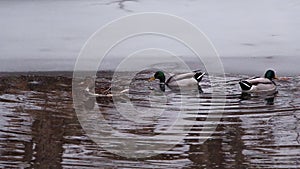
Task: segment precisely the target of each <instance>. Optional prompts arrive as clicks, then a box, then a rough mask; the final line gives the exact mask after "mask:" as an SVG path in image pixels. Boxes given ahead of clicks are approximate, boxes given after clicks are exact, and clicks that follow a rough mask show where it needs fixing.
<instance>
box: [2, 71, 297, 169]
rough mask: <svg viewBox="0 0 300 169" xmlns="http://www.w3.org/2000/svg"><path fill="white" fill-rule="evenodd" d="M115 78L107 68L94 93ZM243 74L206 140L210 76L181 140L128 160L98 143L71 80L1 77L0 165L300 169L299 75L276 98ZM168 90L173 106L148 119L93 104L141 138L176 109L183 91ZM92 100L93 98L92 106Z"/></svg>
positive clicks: (139, 94)
mask: <svg viewBox="0 0 300 169" xmlns="http://www.w3.org/2000/svg"><path fill="white" fill-rule="evenodd" d="M151 75H152V72H150V73H144V74H141V75H139V77H138V78H137V79H136V83H135V85H137V86H140V87H141V88H143V91H134V90H132V91H131V92H130V97H131V98H132V99H133V100H134V101H133V103H134V106H136V107H143V106H144V107H147V106H149V103H148V102H147V99H149V97H148V93H149V90H150V89H149V88H148V86H149V85H151V86H152V87H153V88H156V86H155V84H154V83H151V84H149V83H148V82H147V81H145V80H146V79H147V78H148V77H150V76H151ZM110 76H111V74H110V73H109V72H101V73H100V75H99V77H101V78H98V79H97V82H96V89H95V90H96V93H100V92H101V91H103V90H105V89H106V88H108V87H109V83H108V82H109V80H110ZM244 77H246V76H243V78H244ZM239 79H240V77H235V76H233V75H227V82H226V92H227V96H226V97H227V100H226V105H225V109H224V112H223V116H222V119H221V122H220V123H219V125H218V127H217V129H216V131H215V132H214V134H213V135H212V136H211V137H209V138H208V139H207V141H206V142H205V143H204V144H199V143H198V140H199V136H200V133H201V132H202V131H203V130H202V127H203V125H204V124H203V121H204V120H205V118H206V113H207V110H208V109H209V105H210V102H211V95H210V92H211V91H210V89H209V87H210V84H209V82H208V81H206V80H205V79H204V81H203V83H202V88H203V92H204V93H202V94H200V98H199V99H196V98H193V97H190V98H189V99H190V100H191V103H190V104H189V105H187V106H186V107H185V109H186V114H185V116H184V120H185V121H186V122H191V124H193V128H192V129H191V130H190V131H189V132H188V133H187V136H186V137H185V138H184V140H183V141H181V142H179V143H178V144H176V146H175V147H173V148H172V149H171V150H169V151H167V152H163V153H162V154H160V155H157V156H154V157H150V158H143V159H127V158H125V157H120V156H117V155H115V154H112V153H110V152H108V151H106V150H104V149H103V148H101V147H99V146H97V144H96V143H94V142H93V141H91V139H90V138H89V137H88V136H87V134H86V133H85V131H84V130H83V129H82V127H81V126H80V124H79V122H78V119H77V116H76V113H75V111H74V108H73V104H72V102H73V101H72V94H71V78H68V77H62V76H55V77H49V76H19V75H18V76H12V75H11V76H7V77H2V78H1V83H0V89H1V91H0V92H1V93H0V110H1V114H0V116H1V117H0V140H1V141H0V154H1V155H0V168H26V167H30V168H71V167H73V166H75V167H77V168H166V167H168V168H186V169H188V168H300V134H299V133H300V89H299V88H300V83H299V82H300V77H292V78H291V79H290V80H289V81H279V82H277V84H278V90H279V93H278V94H276V95H275V96H274V97H256V96H255V97H254V96H252V97H249V96H242V95H241V93H240V91H239V88H238V84H237V82H238V81H239ZM157 87H158V86H157ZM158 89H159V87H158ZM166 93H167V95H168V96H170V97H171V99H170V100H168V102H167V110H168V111H167V113H166V114H164V116H160V118H157V119H151V121H152V123H151V124H142V125H139V124H136V123H134V122H131V121H129V120H128V119H126V118H124V117H122V114H120V113H118V112H117V111H116V110H115V108H114V105H113V102H112V100H111V99H110V98H101V97H99V98H97V103H98V105H96V106H99V109H100V110H101V111H102V112H103V115H104V116H105V118H106V119H107V120H109V121H110V123H111V125H113V126H114V128H115V129H118V130H120V131H122V132H123V133H125V134H137V135H140V136H141V137H140V138H139V139H141V140H143V138H144V137H145V138H146V136H149V135H155V134H156V133H157V132H159V131H160V130H163V129H164V127H166V126H165V125H166V124H169V121H170V120H172V115H173V114H172V112H176V111H177V109H178V105H179V103H178V102H179V101H180V99H177V96H178V94H174V93H172V92H171V91H166ZM198 101H200V102H198ZM195 104H197V106H199V109H198V110H196V109H195V107H194V106H195ZM193 105H194V106H193ZM94 106H95V105H94V104H93V102H92V103H90V105H88V107H87V108H91V107H94ZM152 106H153V105H152ZM215 106H217V105H215ZM156 108H159V106H157V107H156ZM197 108H198V107H197ZM146 118H149V117H148V116H146ZM207 123H208V124H209V123H210V122H209V121H208V122H207ZM179 125H180V124H179ZM174 134H176V133H174ZM161 141H162V142H163V143H164V144H168V143H169V142H166V141H165V142H164V140H161ZM115 144H118V143H115Z"/></svg>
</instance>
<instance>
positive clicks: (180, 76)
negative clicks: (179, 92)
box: [171, 72, 195, 80]
mask: <svg viewBox="0 0 300 169" xmlns="http://www.w3.org/2000/svg"><path fill="white" fill-rule="evenodd" d="M194 75H195V73H194V72H190V73H183V74H177V75H174V76H171V77H172V78H173V79H176V80H183V79H190V78H194Z"/></svg>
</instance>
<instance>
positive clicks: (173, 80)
mask: <svg viewBox="0 0 300 169" xmlns="http://www.w3.org/2000/svg"><path fill="white" fill-rule="evenodd" d="M204 75H205V73H202V72H200V71H194V72H190V73H184V74H176V75H173V76H171V77H169V78H168V80H166V76H165V74H164V72H162V71H157V72H155V74H154V76H153V77H151V78H150V79H149V81H153V80H156V79H158V80H159V82H160V88H161V89H162V90H163V91H164V90H165V87H164V86H165V85H167V86H168V87H169V88H171V89H175V88H179V87H191V86H195V85H196V86H198V89H199V90H200V89H201V87H200V84H199V82H200V81H201V80H202V78H203V76H204Z"/></svg>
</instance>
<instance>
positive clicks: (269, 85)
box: [239, 70, 277, 93]
mask: <svg viewBox="0 0 300 169" xmlns="http://www.w3.org/2000/svg"><path fill="white" fill-rule="evenodd" d="M273 79H277V77H276V76H275V72H274V70H267V71H266V73H265V76H264V77H255V78H252V79H248V80H244V81H240V82H239V84H240V86H241V89H242V92H243V93H275V92H276V84H275V82H274V81H273Z"/></svg>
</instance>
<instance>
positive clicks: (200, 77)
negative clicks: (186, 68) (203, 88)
mask: <svg viewBox="0 0 300 169" xmlns="http://www.w3.org/2000/svg"><path fill="white" fill-rule="evenodd" d="M204 75H205V72H203V73H202V72H197V73H195V75H194V78H195V79H196V80H197V81H198V82H200V81H201V80H202V78H203V76H204Z"/></svg>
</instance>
